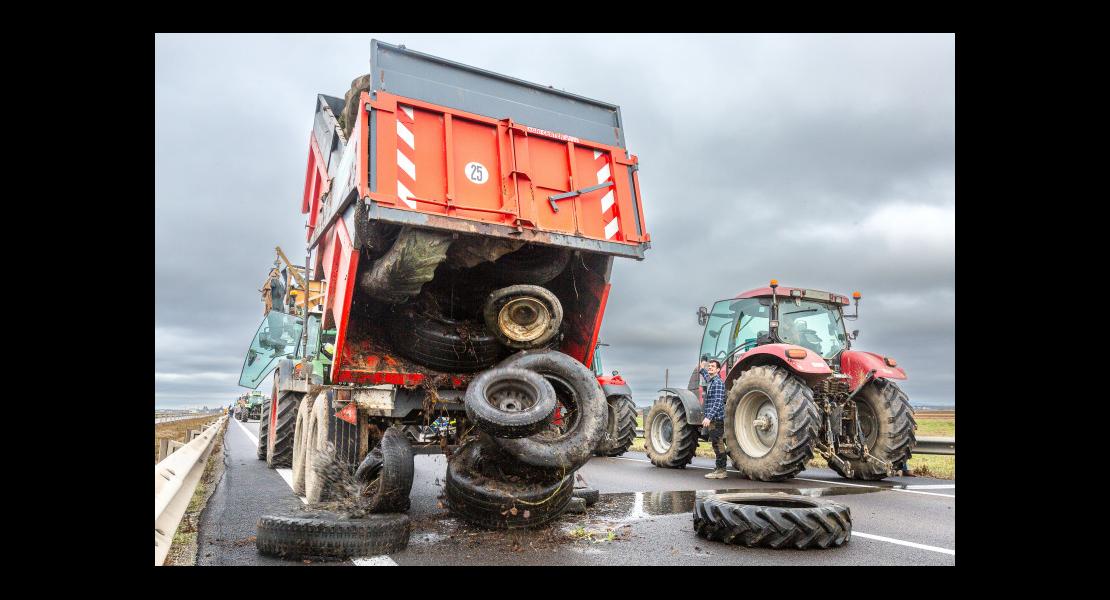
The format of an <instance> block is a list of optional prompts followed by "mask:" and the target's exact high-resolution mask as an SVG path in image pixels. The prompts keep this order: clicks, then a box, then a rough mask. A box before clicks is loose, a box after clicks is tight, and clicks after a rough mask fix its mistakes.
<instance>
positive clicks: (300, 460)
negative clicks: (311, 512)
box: [293, 392, 323, 496]
mask: <svg viewBox="0 0 1110 600" xmlns="http://www.w3.org/2000/svg"><path fill="white" fill-rule="evenodd" d="M320 393H321V394H322V393H323V392H320ZM315 401H316V395H315V394H312V395H308V396H305V398H304V399H303V400H301V405H300V406H299V407H297V422H296V425H295V427H294V429H293V431H294V433H293V493H294V494H297V495H298V496H300V495H304V473H305V462H306V460H305V459H306V457H307V455H308V444H307V443H306V442H307V439H306V438H307V437H308V428H309V419H310V418H311V417H312V404H313V403H314V402H315Z"/></svg>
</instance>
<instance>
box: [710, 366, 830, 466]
mask: <svg viewBox="0 0 1110 600" xmlns="http://www.w3.org/2000/svg"><path fill="white" fill-rule="evenodd" d="M815 414H817V412H816V410H815V406H814V402H813V390H811V389H810V388H809V386H807V385H806V384H805V382H804V381H802V380H801V379H799V378H798V377H796V376H794V375H792V374H791V373H790V372H789V371H787V370H786V369H784V368H782V367H777V366H759V367H752V368H751V369H750V370H748V371H745V372H744V373H743V374H741V375H740V377H738V378H737V379H736V381H735V382H733V384H732V389H731V390H729V392H728V399H727V401H726V403H725V445H726V446H727V447H728V453H729V456H730V457H731V458H732V461H733V464H734V465H735V466H736V470H738V471H740V474H741V475H742V476H744V477H746V478H748V479H754V480H756V481H782V480H784V479H789V478H791V477H794V476H795V475H797V474H798V473H799V472H801V471H802V470H804V469H805V465H806V461H808V460H809V459H810V458H812V457H813V443H814V441H815V440H816V438H817V435H816V432H817V431H818V427H817V426H816V425H815V424H814V422H813V419H814V415H815ZM757 419H759V420H761V421H762V422H763V424H764V425H763V426H757V425H755V424H754V421H756V420H757ZM761 427H766V428H765V429H762V428H761Z"/></svg>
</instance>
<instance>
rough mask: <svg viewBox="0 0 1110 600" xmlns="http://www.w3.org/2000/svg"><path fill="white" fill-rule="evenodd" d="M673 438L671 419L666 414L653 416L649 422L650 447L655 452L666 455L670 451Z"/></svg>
mask: <svg viewBox="0 0 1110 600" xmlns="http://www.w3.org/2000/svg"><path fill="white" fill-rule="evenodd" d="M672 437H674V424H673V423H671V417H670V416H669V415H666V414H662V413H661V414H658V415H655V418H654V419H652V420H651V445H652V446H654V447H655V449H656V450H658V451H659V452H662V453H666V452H667V451H668V450H670V449H671V438H672Z"/></svg>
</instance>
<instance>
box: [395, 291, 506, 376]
mask: <svg viewBox="0 0 1110 600" xmlns="http://www.w3.org/2000/svg"><path fill="white" fill-rule="evenodd" d="M386 325H387V327H388V329H389V336H390V339H392V341H393V344H394V347H395V348H396V350H397V352H398V353H399V354H401V355H402V356H404V357H405V358H408V359H409V360H412V361H415V362H416V363H418V364H421V365H424V366H425V367H430V368H432V369H436V370H439V371H448V372H454V371H462V372H473V371H480V370H482V369H485V368H486V367H489V366H491V365H493V364H494V363H495V362H497V360H498V359H500V358H501V357H502V356H503V355H504V354H505V349H504V347H502V346H501V344H500V343H499V342H498V341H497V338H496V337H494V335H493V334H492V333H491V332H490V331H489V330H487V329H486V327H485V325H484V324H482V323H481V322H480V321H477V320H473V321H463V320H456V319H451V318H448V317H445V316H442V315H428V314H426V313H422V312H419V311H417V310H415V309H414V308H413V307H404V308H400V309H398V310H396V311H394V312H393V313H392V314H391V315H390V317H389V320H388V321H387V324H386Z"/></svg>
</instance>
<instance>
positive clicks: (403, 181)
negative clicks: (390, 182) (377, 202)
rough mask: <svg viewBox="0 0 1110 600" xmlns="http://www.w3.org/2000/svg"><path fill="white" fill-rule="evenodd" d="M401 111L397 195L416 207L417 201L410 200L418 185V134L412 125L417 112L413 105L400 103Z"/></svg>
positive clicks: (398, 138)
mask: <svg viewBox="0 0 1110 600" xmlns="http://www.w3.org/2000/svg"><path fill="white" fill-rule="evenodd" d="M397 108H399V109H401V112H398V113H396V114H397V197H398V198H400V199H401V202H404V203H405V205H406V206H408V207H409V208H416V203H415V202H413V201H412V200H409V196H415V195H416V194H413V193H412V188H414V187H416V136H414V135H413V134H412V126H413V124H414V123H415V122H416V114H415V113H414V112H413V110H412V107H411V106H405V105H404V104H398V105H397Z"/></svg>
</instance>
